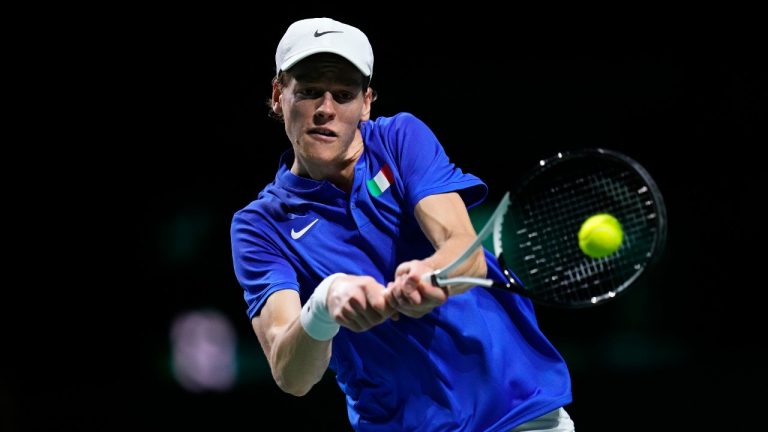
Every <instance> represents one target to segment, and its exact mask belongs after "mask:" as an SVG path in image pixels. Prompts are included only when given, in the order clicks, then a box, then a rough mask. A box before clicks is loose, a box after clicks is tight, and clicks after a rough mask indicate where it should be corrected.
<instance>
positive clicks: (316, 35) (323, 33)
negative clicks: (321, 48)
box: [315, 30, 344, 37]
mask: <svg viewBox="0 0 768 432" xmlns="http://www.w3.org/2000/svg"><path fill="white" fill-rule="evenodd" d="M328 33H344V32H343V31H341V30H328V31H324V32H321V31H319V30H315V37H320V36H322V35H327V34H328Z"/></svg>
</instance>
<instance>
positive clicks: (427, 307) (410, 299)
mask: <svg viewBox="0 0 768 432" xmlns="http://www.w3.org/2000/svg"><path fill="white" fill-rule="evenodd" d="M433 270H434V269H432V268H430V267H428V266H427V265H425V264H424V262H423V261H421V260H413V261H407V262H404V263H402V264H400V265H399V266H398V267H397V270H395V280H394V281H393V282H390V283H389V284H387V291H386V292H385V294H384V296H385V299H386V300H387V303H388V304H389V305H390V306H391V307H393V308H394V309H396V310H397V311H398V312H400V313H401V314H403V315H405V316H408V317H411V318H421V317H423V316H424V315H426V314H428V313H429V312H431V311H432V309H434V308H436V307H438V306H440V305H442V304H443V303H445V302H446V300H448V292H447V290H445V289H444V288H440V287H436V286H434V285H432V284H431V283H429V281H423V280H422V275H424V274H428V273H430V272H432V271H433Z"/></svg>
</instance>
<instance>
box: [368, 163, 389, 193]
mask: <svg viewBox="0 0 768 432" xmlns="http://www.w3.org/2000/svg"><path fill="white" fill-rule="evenodd" d="M394 181H395V180H394V177H393V176H392V170H391V169H389V166H388V165H384V166H383V167H381V170H379V172H378V173H377V174H376V175H375V176H374V177H373V178H372V179H371V180H368V181H367V184H368V191H370V192H371V195H373V196H374V197H377V196H379V195H381V194H383V193H384V191H385V190H387V189H389V186H390V185H391V184H392V183H393V182H394Z"/></svg>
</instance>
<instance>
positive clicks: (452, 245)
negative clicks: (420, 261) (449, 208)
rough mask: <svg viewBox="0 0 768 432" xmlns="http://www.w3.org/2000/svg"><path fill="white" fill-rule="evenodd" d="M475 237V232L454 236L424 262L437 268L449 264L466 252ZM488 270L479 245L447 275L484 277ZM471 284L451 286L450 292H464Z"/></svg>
mask: <svg viewBox="0 0 768 432" xmlns="http://www.w3.org/2000/svg"><path fill="white" fill-rule="evenodd" d="M475 238H476V237H475V235H474V234H461V235H455V236H452V237H451V238H449V239H447V240H446V241H445V242H444V243H442V244H441V245H440V247H439V248H438V249H437V250H436V251H435V253H434V254H433V255H432V256H430V257H428V258H426V259H425V260H424V264H425V265H427V266H428V267H430V268H433V269H435V270H437V269H441V268H443V267H445V266H447V265H448V264H450V263H451V262H453V261H454V260H455V259H456V258H458V257H459V256H460V255H461V254H462V253H464V251H465V250H466V248H467V247H468V246H469V245H470V244H471V243H472V242H473V241H474V240H475ZM487 271H488V268H487V265H486V262H485V255H484V253H483V248H482V247H478V248H476V249H475V250H474V251H473V253H472V255H471V256H470V257H469V259H467V260H466V261H464V262H463V263H461V264H460V265H459V266H458V267H457V268H456V269H454V270H453V271H452V272H451V274H449V275H445V276H448V277H450V276H455V275H463V276H472V277H480V278H483V277H485V276H486V274H487ZM471 286H472V285H455V286H452V287H451V289H450V290H449V293H450V294H452V295H453V294H458V293H462V292H464V291H466V290H467V289H468V288H470V287H471Z"/></svg>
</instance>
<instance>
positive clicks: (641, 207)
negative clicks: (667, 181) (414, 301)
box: [425, 149, 667, 308]
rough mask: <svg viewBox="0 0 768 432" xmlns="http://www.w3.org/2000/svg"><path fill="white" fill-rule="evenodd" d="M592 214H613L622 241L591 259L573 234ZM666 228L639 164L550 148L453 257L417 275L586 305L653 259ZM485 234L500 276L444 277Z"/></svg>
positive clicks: (612, 293)
mask: <svg viewBox="0 0 768 432" xmlns="http://www.w3.org/2000/svg"><path fill="white" fill-rule="evenodd" d="M600 213H608V214H610V215H613V216H614V217H615V218H616V219H617V220H618V221H619V223H620V224H621V228H622V229H623V240H622V241H621V244H620V246H619V247H618V249H617V250H616V251H615V252H613V253H611V254H609V255H608V256H604V257H601V258H592V257H590V256H587V255H586V254H585V253H584V252H583V251H582V249H581V248H580V247H579V237H578V233H579V230H580V227H581V226H582V224H583V223H584V221H585V220H586V219H587V218H589V217H590V216H592V215H595V214H600ZM666 233H667V216H666V209H665V206H664V200H663V199H662V196H661V193H660V192H659V189H658V187H657V186H656V183H655V182H654V181H653V179H652V178H651V176H650V175H649V174H648V172H647V171H646V170H645V169H644V168H643V167H642V166H640V164H639V163H637V162H636V161H634V160H633V159H631V158H629V157H628V156H626V155H624V154H621V153H619V152H616V151H611V150H605V149H586V150H581V151H576V152H571V153H558V154H557V155H556V156H554V157H552V158H550V159H546V160H542V161H540V162H539V166H538V167H537V168H536V169H534V170H532V171H531V172H530V173H529V174H528V175H527V176H526V177H525V179H524V181H522V182H521V183H520V186H519V187H518V188H517V189H516V190H515V191H514V192H513V193H512V194H510V192H507V193H506V194H505V195H504V197H503V198H502V199H501V202H500V203H499V204H498V206H497V208H496V210H495V211H494V212H493V214H492V215H491V218H490V220H489V221H488V222H487V223H486V224H485V226H484V227H483V228H482V229H481V230H480V232H478V235H477V239H476V240H475V241H474V242H473V243H472V244H471V245H470V246H469V247H468V248H467V249H466V250H465V251H464V252H463V253H462V254H461V255H460V256H459V257H458V258H456V259H455V260H454V261H453V262H452V263H451V264H449V265H448V266H446V267H444V268H442V269H439V270H436V271H434V272H432V273H429V274H427V275H425V279H426V278H428V279H429V280H430V281H431V283H432V284H433V285H435V286H440V287H445V286H448V285H453V284H473V285H479V286H484V287H494V288H501V289H506V290H511V291H513V292H516V293H518V294H521V295H524V296H526V297H529V298H531V299H532V300H533V301H534V302H536V303H539V304H543V305H547V306H560V307H566V308H580V307H586V306H594V305H598V304H601V303H604V302H606V301H608V300H610V299H613V298H615V297H616V296H617V295H618V294H620V293H621V292H623V291H624V290H626V289H627V288H628V287H629V286H631V285H632V283H633V282H634V281H635V280H637V278H638V277H640V276H641V275H642V274H643V273H644V272H645V271H646V270H647V269H648V268H649V267H650V266H651V265H652V264H653V263H654V262H655V261H656V259H657V258H658V256H659V254H660V253H661V252H662V251H663V249H664V244H665V240H666ZM489 235H492V237H493V249H494V250H493V252H494V255H495V256H496V258H497V260H498V262H499V265H500V268H501V269H502V271H503V273H504V277H503V278H499V280H495V279H486V278H475V277H464V276H454V277H449V275H450V274H451V272H452V271H453V270H454V269H456V268H457V267H458V266H459V265H461V264H462V263H463V262H464V261H465V260H466V259H467V258H468V257H469V256H470V255H471V254H472V252H473V251H474V250H475V249H476V248H477V247H479V246H481V245H482V242H483V240H484V239H485V238H487V237H488V236H489ZM489 273H490V272H489Z"/></svg>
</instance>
